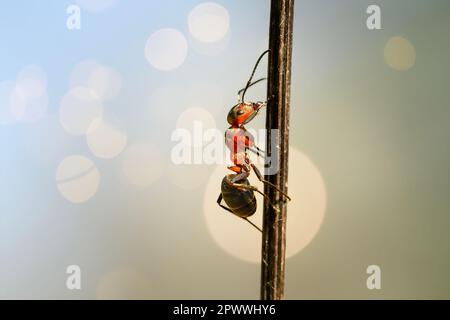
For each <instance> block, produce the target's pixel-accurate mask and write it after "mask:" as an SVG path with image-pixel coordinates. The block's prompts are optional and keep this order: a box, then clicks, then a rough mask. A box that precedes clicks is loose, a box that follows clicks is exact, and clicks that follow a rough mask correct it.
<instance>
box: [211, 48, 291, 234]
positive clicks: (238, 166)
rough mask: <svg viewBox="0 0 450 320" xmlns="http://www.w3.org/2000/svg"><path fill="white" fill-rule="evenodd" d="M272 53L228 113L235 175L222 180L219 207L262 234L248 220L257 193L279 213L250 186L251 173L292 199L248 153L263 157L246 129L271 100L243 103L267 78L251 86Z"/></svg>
mask: <svg viewBox="0 0 450 320" xmlns="http://www.w3.org/2000/svg"><path fill="white" fill-rule="evenodd" d="M269 52H270V50H266V51H264V52H263V53H262V54H261V55H260V56H259V58H258V60H257V61H256V64H255V66H254V68H253V71H252V73H251V75H250V79H249V80H248V81H247V84H246V86H245V87H244V88H243V89H241V90H239V91H238V103H237V104H236V105H235V106H234V107H232V108H231V110H230V112H229V113H228V116H227V122H228V123H229V124H230V127H229V128H228V129H227V130H226V132H225V144H226V145H227V147H228V148H229V149H230V151H231V160H232V162H233V165H232V166H229V167H228V169H230V170H231V171H233V172H234V173H233V174H229V175H226V176H225V177H224V178H223V180H222V184H221V193H220V195H219V198H218V199H217V203H218V205H219V206H220V207H222V208H223V209H225V210H227V211H229V212H231V213H233V214H234V215H236V216H238V217H240V218H242V219H244V220H246V221H247V222H248V223H250V224H251V225H252V226H253V227H255V228H256V229H258V230H259V231H261V232H262V230H261V229H260V228H259V227H257V226H256V225H255V224H254V223H253V222H251V221H250V220H248V217H250V216H252V215H253V214H254V213H255V212H256V205H257V204H256V198H255V192H257V193H259V194H261V195H262V196H263V197H264V198H265V199H267V200H268V201H269V203H270V204H271V205H272V207H273V208H274V209H275V210H276V211H278V210H277V209H276V207H275V206H274V205H273V204H272V202H271V201H270V199H269V197H268V196H267V195H266V194H265V193H263V192H261V191H260V190H259V189H258V188H257V187H255V186H252V185H250V183H249V181H248V177H249V176H250V173H251V170H253V171H254V172H255V174H256V176H257V177H258V180H259V181H261V182H262V183H264V184H266V185H269V186H270V187H272V188H274V189H276V190H277V191H278V192H280V193H281V194H282V195H284V196H285V197H286V198H287V199H289V200H291V198H290V197H289V196H288V195H287V194H286V193H284V192H283V191H281V190H280V189H279V188H278V187H277V186H275V185H274V184H272V183H271V182H269V181H267V180H265V179H264V177H263V175H262V174H261V172H260V171H259V169H258V168H257V167H256V166H255V165H254V164H253V163H252V162H251V161H250V159H249V157H248V151H251V152H253V153H256V155H257V156H264V151H262V150H261V149H260V148H258V147H257V146H256V145H255V142H254V137H253V136H252V135H251V134H250V133H249V132H248V131H247V130H246V129H245V127H244V125H246V124H247V123H249V122H250V121H251V120H252V119H253V118H254V117H255V116H256V115H257V114H258V112H259V111H260V110H261V108H263V107H265V106H267V102H268V101H269V99H270V98H269V99H268V100H266V101H264V102H261V101H259V102H246V101H245V100H244V99H245V93H246V92H247V89H248V88H250V87H251V86H253V85H255V84H257V83H259V82H261V81H263V80H266V78H261V79H259V80H256V81H254V82H252V79H253V76H254V75H255V72H256V69H257V68H258V65H259V63H260V61H261V59H262V58H263V57H264V55H266V54H267V53H269ZM222 200H224V201H225V203H226V204H227V205H228V207H226V206H225V205H223V204H222Z"/></svg>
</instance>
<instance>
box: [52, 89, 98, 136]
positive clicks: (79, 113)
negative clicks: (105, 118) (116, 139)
mask: <svg viewBox="0 0 450 320" xmlns="http://www.w3.org/2000/svg"><path fill="white" fill-rule="evenodd" d="M102 115H103V105H102V103H101V101H100V99H99V97H98V96H97V95H96V94H95V93H94V92H93V91H92V90H91V89H90V88H86V87H75V88H72V89H70V90H69V92H67V93H66V95H65V96H64V97H63V99H62V101H61V106H60V110H59V119H60V122H61V124H62V126H63V127H64V129H66V131H67V132H68V133H70V134H74V135H84V134H86V132H87V130H88V129H89V126H90V125H91V124H92V122H93V121H94V120H95V119H97V118H99V117H101V116H102Z"/></svg>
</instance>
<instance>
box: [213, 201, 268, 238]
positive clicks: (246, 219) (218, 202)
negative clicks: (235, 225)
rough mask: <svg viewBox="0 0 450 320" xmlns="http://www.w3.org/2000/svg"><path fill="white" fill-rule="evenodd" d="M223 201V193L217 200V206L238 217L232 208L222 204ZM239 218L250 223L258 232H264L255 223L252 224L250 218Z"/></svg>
mask: <svg viewBox="0 0 450 320" xmlns="http://www.w3.org/2000/svg"><path fill="white" fill-rule="evenodd" d="M222 199H223V197H222V193H220V195H219V198H217V204H218V205H219V206H220V207H221V208H223V209H225V210H227V211H229V212H231V213H232V214H233V215H235V216H236V214H235V213H234V212H233V211H232V210H231V209H230V208H228V207H225V206H224V205H223V204H222ZM239 218H241V219H243V220H245V221H247V222H248V223H250V224H251V225H252V226H253V227H255V228H256V229H257V230H258V231H260V232H262V230H261V229H260V228H259V227H258V226H257V225H256V224H254V223H253V222H251V221H250V220H248V218H242V217H239Z"/></svg>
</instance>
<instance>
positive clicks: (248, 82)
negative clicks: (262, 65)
mask: <svg viewBox="0 0 450 320" xmlns="http://www.w3.org/2000/svg"><path fill="white" fill-rule="evenodd" d="M269 52H270V49H269V50H266V51H264V52H263V53H262V54H261V55H260V56H259V58H258V60H257V61H256V64H255V67H254V68H253V71H252V74H251V75H250V79H248V81H247V85H246V86H245V89H244V92H243V93H242V98H241V101H244V97H245V93H246V92H247V89H248V88H249V87H250V85H251V83H252V79H253V76H254V75H255V72H256V69H257V68H258V65H259V62H260V61H261V59H262V58H263V57H264V55H265V54H266V53H269Z"/></svg>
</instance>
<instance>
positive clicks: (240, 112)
mask: <svg viewBox="0 0 450 320" xmlns="http://www.w3.org/2000/svg"><path fill="white" fill-rule="evenodd" d="M236 113H237V115H238V116H242V115H243V114H244V110H242V109H239V110H238V111H237V112H236Z"/></svg>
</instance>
